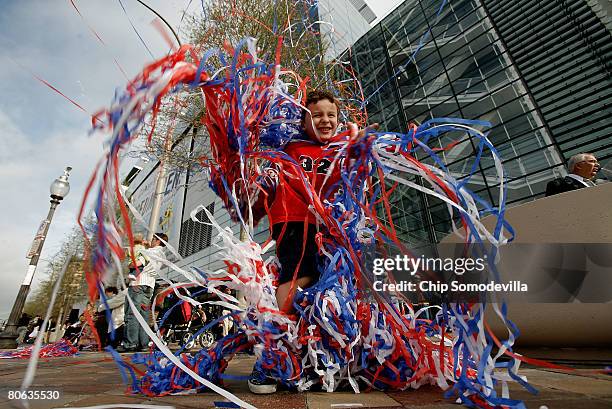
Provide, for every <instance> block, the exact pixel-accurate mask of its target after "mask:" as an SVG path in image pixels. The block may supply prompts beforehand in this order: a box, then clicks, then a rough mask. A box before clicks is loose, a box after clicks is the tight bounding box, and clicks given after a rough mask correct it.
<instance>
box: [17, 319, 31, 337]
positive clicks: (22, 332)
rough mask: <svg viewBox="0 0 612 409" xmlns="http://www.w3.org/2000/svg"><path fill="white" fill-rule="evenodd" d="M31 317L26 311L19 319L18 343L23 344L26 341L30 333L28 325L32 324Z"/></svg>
mask: <svg viewBox="0 0 612 409" xmlns="http://www.w3.org/2000/svg"><path fill="white" fill-rule="evenodd" d="M30 319H31V317H30V316H29V315H28V314H26V313H25V312H24V313H23V314H21V318H19V321H17V333H18V334H19V336H18V337H17V340H16V341H17V345H19V344H23V342H24V341H25V337H26V335H28V325H29V324H30Z"/></svg>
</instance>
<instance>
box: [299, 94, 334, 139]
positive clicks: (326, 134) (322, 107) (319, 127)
mask: <svg viewBox="0 0 612 409" xmlns="http://www.w3.org/2000/svg"><path fill="white" fill-rule="evenodd" d="M306 108H308V109H309V110H310V112H306V118H305V119H304V128H306V135H308V137H309V138H310V139H311V140H314V141H318V142H320V143H327V142H329V141H330V139H331V138H332V137H333V136H334V135H335V134H336V129H337V128H338V107H336V104H334V103H333V102H332V101H330V100H328V99H322V100H320V101H318V102H315V103H311V104H308V106H307V107H306Z"/></svg>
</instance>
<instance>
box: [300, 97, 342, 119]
mask: <svg viewBox="0 0 612 409" xmlns="http://www.w3.org/2000/svg"><path fill="white" fill-rule="evenodd" d="M323 99H326V100H328V101H329V102H333V103H334V104H335V105H336V109H337V110H338V116H340V101H338V100H337V99H336V97H334V94H332V93H331V92H330V91H326V90H318V89H316V90H312V91H310V92H308V93H307V94H306V102H305V103H304V106H305V107H306V108H308V105H310V104H316V103H317V102H319V101H321V100H323ZM306 112H307V111H306V110H305V109H302V123H304V121H305V120H306Z"/></svg>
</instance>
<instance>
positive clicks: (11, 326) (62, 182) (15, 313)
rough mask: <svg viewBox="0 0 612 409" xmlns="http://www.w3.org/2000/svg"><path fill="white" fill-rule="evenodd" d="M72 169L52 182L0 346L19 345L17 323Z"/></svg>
mask: <svg viewBox="0 0 612 409" xmlns="http://www.w3.org/2000/svg"><path fill="white" fill-rule="evenodd" d="M71 170H72V168H71V167H67V168H66V170H65V171H64V174H63V175H62V176H60V177H58V178H57V179H55V180H54V181H53V183H51V188H50V191H51V207H50V208H49V214H48V215H47V218H46V219H45V221H44V222H43V226H42V232H41V233H40V236H39V237H38V238H37V240H38V244H37V245H36V250H35V251H34V254H33V255H32V258H31V259H30V265H29V266H28V271H27V273H26V276H25V279H24V280H23V283H22V284H21V287H20V288H19V293H17V299H16V300H15V304H13V309H12V310H11V315H9V319H8V322H7V324H6V328H5V329H4V332H2V333H1V334H0V348H16V347H17V341H16V339H17V337H18V335H19V334H18V333H17V324H18V321H19V318H20V317H21V314H22V312H23V306H24V304H25V301H26V298H27V297H28V293H29V292H30V285H31V284H32V279H33V278H34V272H35V271H36V266H37V265H38V259H39V257H40V253H41V252H42V248H43V245H44V244H45V239H46V238H47V232H48V231H49V225H50V224H51V219H52V218H53V214H54V213H55V209H56V208H57V205H59V204H60V202H61V201H62V199H63V198H64V197H66V196H67V195H68V192H70V184H69V183H68V176H69V175H70V171H71ZM35 240H36V239H35Z"/></svg>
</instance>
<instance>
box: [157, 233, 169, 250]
mask: <svg viewBox="0 0 612 409" xmlns="http://www.w3.org/2000/svg"><path fill="white" fill-rule="evenodd" d="M153 237H154V238H158V239H159V240H160V243H159V245H160V246H162V247H166V243H164V242H167V241H168V235H166V233H155V235H154V236H153ZM162 240H163V241H162Z"/></svg>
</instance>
